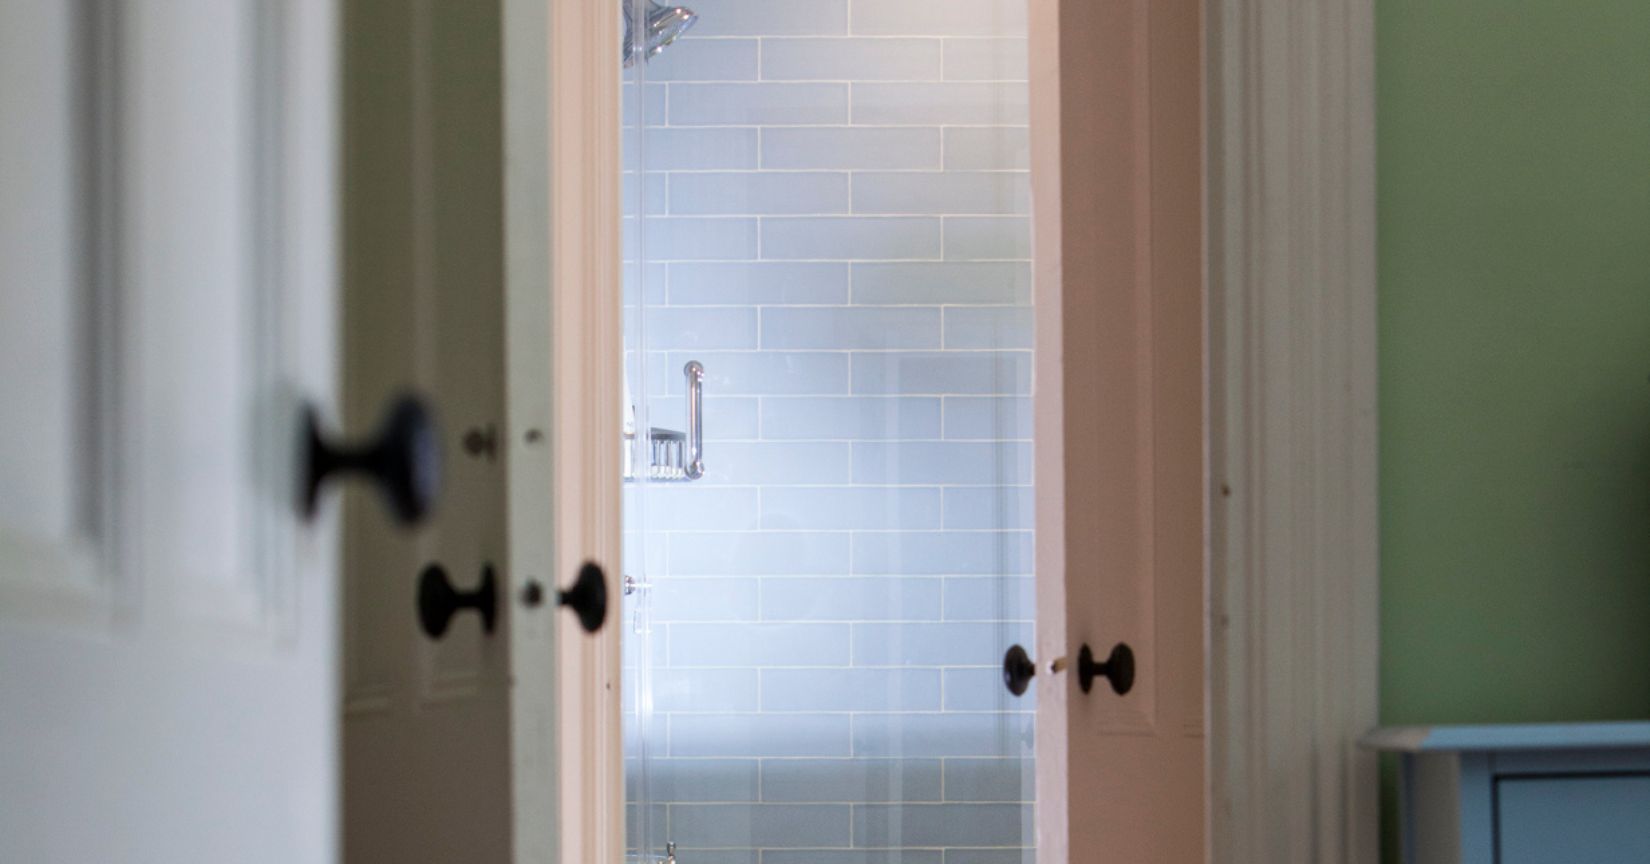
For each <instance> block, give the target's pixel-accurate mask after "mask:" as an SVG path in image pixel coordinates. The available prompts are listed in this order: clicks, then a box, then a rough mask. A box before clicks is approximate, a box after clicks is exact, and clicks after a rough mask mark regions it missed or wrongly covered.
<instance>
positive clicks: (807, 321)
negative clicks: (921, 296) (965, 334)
mask: <svg viewBox="0 0 1650 864" xmlns="http://www.w3.org/2000/svg"><path fill="white" fill-rule="evenodd" d="M940 322H941V318H940V310H938V309H931V308H920V307H909V306H852V307H849V306H836V307H830V306H818V307H783V308H770V309H764V310H762V334H761V339H762V347H763V348H765V349H774V348H778V349H785V348H791V349H796V348H830V349H845V348H862V349H864V348H869V349H894V348H931V347H937V343H938V341H939V339H940Z"/></svg>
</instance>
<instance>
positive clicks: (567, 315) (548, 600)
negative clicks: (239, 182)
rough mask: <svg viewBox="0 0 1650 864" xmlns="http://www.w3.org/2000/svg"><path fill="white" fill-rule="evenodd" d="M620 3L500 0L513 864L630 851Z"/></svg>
mask: <svg viewBox="0 0 1650 864" xmlns="http://www.w3.org/2000/svg"><path fill="white" fill-rule="evenodd" d="M612 12H613V9H612V7H610V6H608V5H607V4H605V3H592V2H589V0H503V2H502V15H501V19H502V22H503V28H504V34H503V43H502V44H503V46H504V154H503V155H504V182H505V292H506V298H507V299H506V305H505V309H506V319H507V320H506V324H505V331H506V340H507V342H508V346H507V356H508V364H507V367H506V368H507V374H508V377H509V385H508V389H507V393H508V405H509V409H508V415H509V416H508V418H507V421H506V428H507V429H508V430H509V434H510V436H511V442H510V443H511V446H510V447H509V448H507V452H508V453H509V472H508V476H509V478H510V480H509V486H510V489H509V511H510V517H509V518H510V557H511V561H510V572H511V573H512V574H515V577H514V578H513V579H512V580H511V583H510V584H511V585H512V588H513V589H514V590H513V591H512V593H513V594H514V596H511V597H509V601H510V602H511V603H512V604H513V606H512V608H513V609H514V610H517V611H518V613H519V614H515V615H514V616H513V617H512V624H511V628H510V638H511V643H512V644H511V658H512V661H513V662H515V663H516V664H518V665H517V667H516V668H515V669H513V670H512V671H513V676H512V677H513V682H514V684H513V687H514V690H513V693H514V695H513V698H512V706H511V710H512V718H511V740H512V747H513V753H514V767H515V770H514V772H513V774H514V780H513V782H514V789H513V794H512V803H513V806H514V808H515V817H514V819H513V823H514V830H515V838H514V843H513V848H514V850H515V862H516V864H550V862H557V861H560V862H584V861H608V862H614V864H619V862H622V861H623V858H624V814H625V807H624V768H623V766H624V753H623V737H622V730H621V726H620V698H619V697H620V690H619V668H620V655H619V648H620V645H619V632H620V630H621V628H620V627H619V626H618V624H617V621H616V614H617V613H616V607H617V605H618V602H617V601H618V597H619V594H618V591H617V588H618V585H617V583H616V582H615V579H616V578H617V577H618V574H619V566H620V550H621V543H620V530H621V521H620V520H621V503H622V497H621V496H622V486H621V479H620V475H621V470H622V469H621V461H620V447H621V444H622V440H623V436H622V427H621V411H622V398H621V393H622V392H623V386H622V383H621V382H622V375H623V370H622V367H621V363H620V357H621V354H620V352H621V350H622V347H623V341H622V340H623V334H622V330H621V327H620V303H619V298H620V297H621V296H622V289H623V285H622V280H621V272H622V271H621V264H620V242H621V229H620V223H619V219H620V214H621V208H620V186H619V181H620V177H619V167H620V150H619V148H620V141H619V114H620V111H619V108H620V104H619V76H618V75H616V74H614V70H615V68H616V64H617V62H618V58H617V56H616V55H617V51H618V49H619V45H620V33H619V30H618V23H619V16H617V15H614V14H611V13H612ZM586 561H594V562H597V563H598V564H600V565H601V566H602V567H603V568H604V569H605V570H606V571H607V577H606V578H607V591H608V610H607V621H606V623H605V625H604V626H603V627H602V628H601V629H600V630H599V631H598V632H597V633H594V634H587V633H585V632H583V631H582V630H581V629H580V628H579V627H578V626H576V625H575V624H574V621H573V618H572V616H570V615H566V614H563V613H561V612H560V611H558V608H557V607H558V605H559V604H558V603H557V599H558V597H557V591H558V589H560V588H563V587H565V586H566V585H567V584H568V583H570V582H571V581H572V580H573V578H574V575H575V574H576V573H577V572H578V570H579V569H580V567H581V566H582V565H583V564H584V563H585V562H586ZM535 588H536V589H537V591H536V593H530V594H524V593H521V592H534V591H535ZM529 598H531V599H529ZM523 660H526V661H528V662H526V663H525V664H524V663H523V662H522V661H523ZM547 672H548V673H549V674H545V673H547Z"/></svg>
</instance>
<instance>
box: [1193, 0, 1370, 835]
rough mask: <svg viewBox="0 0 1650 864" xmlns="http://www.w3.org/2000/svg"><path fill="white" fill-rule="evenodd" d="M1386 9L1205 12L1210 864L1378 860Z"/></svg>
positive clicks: (1280, 5) (1337, 4)
mask: <svg viewBox="0 0 1650 864" xmlns="http://www.w3.org/2000/svg"><path fill="white" fill-rule="evenodd" d="M1373 7H1374V3H1373V2H1372V0H1329V2H1323V3H1316V4H1311V5H1310V6H1302V5H1300V4H1297V3H1294V2H1291V0H1211V2H1209V4H1208V10H1209V11H1208V36H1207V42H1206V44H1207V45H1208V46H1209V47H1208V50H1209V63H1208V92H1209V120H1208V124H1209V143H1208V151H1209V152H1208V163H1209V164H1208V172H1209V175H1208V176H1209V197H1208V202H1209V203H1208V207H1209V280H1210V295H1211V299H1210V341H1211V346H1210V355H1209V356H1210V362H1211V387H1210V397H1209V398H1210V415H1211V416H1210V420H1211V424H1212V430H1213V431H1212V437H1211V441H1210V447H1211V454H1210V460H1211V467H1212V477H1211V483H1212V486H1213V492H1214V495H1213V497H1212V499H1211V500H1212V508H1211V510H1212V512H1211V516H1212V549H1211V577H1210V589H1209V604H1210V622H1211V623H1210V626H1211V635H1210V649H1211V650H1210V658H1211V659H1210V680H1209V699H1210V718H1209V722H1210V733H1211V734H1210V742H1211V754H1210V783H1211V789H1212V796H1213V798H1212V802H1213V803H1212V807H1211V813H1210V827H1211V837H1212V845H1213V849H1214V855H1215V858H1214V860H1216V861H1219V862H1232V864H1306V862H1323V861H1336V862H1345V864H1371V862H1374V861H1375V860H1377V856H1378V838H1377V836H1376V833H1377V826H1378V818H1377V796H1378V789H1377V783H1378V781H1377V777H1376V764H1375V758H1374V756H1373V755H1372V754H1370V753H1366V752H1362V751H1360V750H1359V749H1358V748H1357V747H1356V746H1355V744H1356V742H1357V740H1358V738H1359V736H1361V735H1363V734H1364V733H1365V732H1367V731H1368V730H1369V729H1371V728H1373V726H1374V725H1375V723H1376V720H1377V706H1376V693H1377V687H1378V680H1377V668H1376V667H1377V659H1378V646H1377V643H1376V639H1377V610H1378V607H1379V589H1378V581H1379V574H1378V561H1377V558H1378V552H1377V548H1378V534H1377V504H1378V499H1377V497H1376V419H1375V413H1376V412H1375V396H1376V388H1375V385H1376V357H1375V344H1376V338H1375V325H1376V313H1375V182H1374V178H1375V170H1374V165H1375V162H1374V142H1375V135H1374V131H1375V105H1374V76H1375V62H1374V8H1373Z"/></svg>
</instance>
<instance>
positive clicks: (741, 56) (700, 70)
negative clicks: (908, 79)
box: [647, 35, 972, 116]
mask: <svg viewBox="0 0 1650 864" xmlns="http://www.w3.org/2000/svg"><path fill="white" fill-rule="evenodd" d="M758 44H759V43H758V42H757V40H755V39H697V38H694V37H693V36H692V35H689V36H688V37H687V38H685V39H679V40H677V41H676V42H675V43H674V44H672V45H671V46H670V50H669V51H666V52H664V53H663V54H660V55H658V56H656V57H654V58H652V59H651V60H649V61H648V64H647V80H648V81H754V80H756V77H757V71H758V70H757V45H758ZM950 50H954V49H950ZM970 68H972V66H971V67H970ZM654 116H662V115H654Z"/></svg>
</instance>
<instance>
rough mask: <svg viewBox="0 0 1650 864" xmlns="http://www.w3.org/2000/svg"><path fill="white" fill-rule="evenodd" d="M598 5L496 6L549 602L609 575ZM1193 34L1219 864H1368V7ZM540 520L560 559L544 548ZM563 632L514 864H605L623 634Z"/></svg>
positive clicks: (612, 250)
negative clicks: (595, 570) (593, 564)
mask: <svg viewBox="0 0 1650 864" xmlns="http://www.w3.org/2000/svg"><path fill="white" fill-rule="evenodd" d="M1064 2H1076V0H1064ZM1081 2H1093V0H1081ZM1107 2H1127V3H1132V4H1134V5H1135V6H1136V7H1138V8H1140V9H1141V10H1142V11H1143V10H1144V9H1145V8H1146V7H1147V6H1149V3H1150V0H1107ZM596 5H599V4H590V3H588V0H504V26H505V36H504V44H505V53H506V76H505V112H506V135H505V177H506V187H507V188H506V196H507V197H506V212H507V214H508V218H507V227H506V259H507V280H506V281H507V286H508V287H507V290H508V292H509V296H510V305H509V308H510V322H509V334H508V338H509V340H510V358H511V359H510V363H511V366H510V368H511V369H512V370H528V371H538V370H547V375H548V377H547V379H540V381H538V382H534V381H532V380H531V379H530V377H529V376H526V375H518V376H513V380H512V382H511V387H510V405H511V409H510V410H511V414H510V419H509V429H510V431H511V434H512V435H513V436H516V438H515V441H516V442H520V443H521V445H522V446H519V447H512V448H510V453H511V457H512V460H513V463H512V474H513V479H514V478H517V477H542V478H546V479H548V480H549V483H547V484H545V485H543V486H542V488H540V489H539V491H537V492H535V491H534V490H533V489H531V488H528V484H522V483H517V482H512V484H511V513H512V516H511V518H512V526H511V537H512V567H511V570H512V572H515V573H534V572H542V573H546V574H549V576H548V577H547V578H549V579H551V580H552V582H553V583H555V584H560V583H562V582H564V581H565V580H567V579H568V578H570V576H571V574H572V572H573V568H575V567H576V565H577V563H578V562H579V561H581V560H583V558H584V557H593V558H595V559H596V560H600V561H604V562H617V561H618V555H619V533H618V532H619V527H620V526H619V513H620V488H619V485H618V477H619V467H618V466H619V462H618V447H619V441H620V434H619V422H620V419H619V418H620V411H621V401H622V400H621V396H620V393H621V388H620V387H619V380H620V374H621V370H620V360H619V357H620V355H619V351H618V346H619V344H620V343H619V339H620V331H619V322H618V299H617V298H618V297H619V296H620V269H619V266H620V265H619V260H620V251H619V249H620V236H619V234H620V232H619V227H618V225H619V220H618V214H619V212H620V208H619V194H620V193H619V188H618V148H619V134H618V132H619V119H620V118H619V113H620V108H619V98H618V87H617V84H618V78H617V76H616V75H613V74H612V65H613V56H612V52H611V50H610V48H611V47H612V46H616V45H618V43H619V38H618V36H619V34H618V30H617V28H618V22H617V16H611V15H606V14H596V13H595V11H592V10H593V9H594V6H596ZM601 8H604V9H605V8H606V7H601ZM1203 10H1204V13H1203V14H1204V21H1203V30H1204V32H1203V45H1202V46H1201V47H1202V50H1203V54H1204V68H1205V78H1204V88H1205V90H1204V99H1205V103H1204V110H1205V136H1206V137H1205V141H1204V148H1205V150H1204V166H1205V177H1204V183H1205V195H1206V202H1205V204H1206V215H1205V218H1206V225H1205V244H1206V248H1205V255H1206V260H1205V265H1206V267H1207V270H1206V277H1205V279H1206V282H1205V290H1206V291H1207V316H1208V318H1207V339H1208V346H1207V351H1208V355H1207V362H1208V366H1207V381H1206V399H1207V418H1208V419H1207V423H1208V429H1207V430H1206V434H1207V436H1208V438H1207V446H1208V449H1209V454H1208V459H1209V478H1208V480H1209V483H1210V487H1209V501H1210V506H1209V513H1208V519H1209V522H1210V526H1209V527H1210V533H1209V546H1208V548H1207V549H1206V555H1207V561H1208V577H1207V583H1206V591H1207V595H1206V613H1207V616H1208V618H1207V627H1208V632H1207V634H1206V651H1207V652H1208V653H1207V667H1206V676H1207V682H1206V686H1207V690H1206V694H1207V695H1206V699H1205V702H1206V708H1207V712H1208V713H1207V721H1206V722H1207V729H1206V732H1207V736H1208V739H1207V740H1208V748H1209V751H1208V752H1209V755H1208V760H1209V761H1208V774H1207V777H1206V782H1207V784H1208V787H1209V801H1208V807H1207V812H1208V819H1209V832H1208V838H1209V839H1208V844H1209V850H1210V851H1209V855H1208V856H1207V857H1208V860H1210V861H1214V862H1306V861H1342V862H1347V864H1367V862H1373V861H1374V860H1375V858H1376V856H1377V854H1378V851H1377V849H1378V843H1377V839H1376V837H1377V824H1376V823H1377V821H1378V820H1377V818H1376V813H1377V809H1376V808H1377V803H1376V802H1377V780H1376V769H1375V762H1374V759H1373V757H1371V756H1369V755H1367V754H1363V753H1361V752H1359V751H1358V749H1357V748H1356V745H1355V742H1356V740H1357V738H1358V737H1359V736H1360V735H1362V734H1363V733H1364V732H1365V731H1367V730H1368V729H1369V728H1370V727H1372V726H1373V725H1374V724H1375V722H1376V719H1377V701H1376V699H1377V685H1378V681H1377V661H1378V644H1377V630H1376V626H1377V611H1378V605H1379V566H1378V523H1377V502H1378V499H1377V491H1376V485H1375V482H1376V471H1375V460H1376V413H1375V408H1376V405H1375V402H1376V398H1375V397H1376V392H1375V380H1376V361H1375V350H1376V346H1375V328H1376V318H1375V290H1376V281H1375V186H1374V128H1375V106H1374V66H1375V64H1374V11H1373V0H1324V2H1322V3H1318V4H1314V5H1312V6H1311V7H1310V8H1307V7H1302V6H1300V5H1299V4H1297V3H1295V2H1293V0H1204V6H1203ZM1149 62H1150V55H1149V52H1148V51H1141V52H1138V54H1137V56H1135V57H1134V58H1132V59H1131V61H1130V64H1119V66H1120V68H1126V69H1129V70H1130V71H1131V73H1133V72H1138V71H1143V70H1145V69H1146V68H1147V66H1146V65H1145V64H1149ZM572 214H578V218H567V217H570V216H571V215H572ZM546 238H548V243H546ZM592 358H606V360H605V361H603V362H594V361H593V360H592ZM517 378H519V379H520V380H519V381H518V380H516V379H517ZM544 380H548V383H549V385H550V392H545V388H544V386H543V381H544ZM528 391H530V392H528ZM546 430H548V431H547V432H546ZM535 432H537V433H538V434H537V435H536V436H535ZM535 444H536V445H539V446H537V447H535V446H532V445H535ZM518 470H528V471H529V472H530V473H529V474H515V473H514V472H515V471H518ZM518 487H520V488H518ZM517 496H521V497H519V498H518V497H517ZM518 505H520V506H518ZM557 505H559V506H557ZM546 513H553V514H554V515H553V520H554V525H555V530H554V531H553V532H549V533H547V532H544V531H543V530H542V526H543V525H544V524H546V523H544V522H538V523H536V524H534V523H533V516H534V514H546ZM518 520H521V521H520V522H519V523H518ZM534 538H538V539H534ZM520 617H528V616H520ZM558 617H559V616H554V615H550V616H539V617H538V618H537V619H535V620H541V621H549V622H553V623H552V624H549V625H545V626H539V627H536V629H535V627H530V626H524V625H523V624H522V623H520V622H519V621H518V623H517V624H516V625H515V626H514V627H513V629H512V632H513V634H514V635H513V637H512V638H514V639H518V640H523V642H522V644H519V645H517V646H515V647H516V648H519V649H526V650H528V651H530V652H539V653H540V654H541V656H545V657H547V658H549V659H550V661H551V662H552V663H554V664H555V667H554V668H555V669H556V671H557V674H556V676H555V679H556V680H555V682H554V683H550V682H544V681H525V680H522V679H520V678H518V680H517V684H516V686H517V701H518V708H517V709H516V717H515V721H516V722H515V723H514V728H513V732H512V734H513V737H514V738H515V746H516V752H517V753H518V754H523V756H524V757H525V758H527V759H530V760H532V759H542V760H545V761H544V763H543V764H545V765H548V766H552V767H554V768H555V769H557V776H555V777H554V779H553V780H548V781H547V780H545V779H544V778H545V777H547V776H549V775H548V774H547V773H546V772H532V773H531V775H530V776H527V777H524V775H523V772H519V771H518V772H517V789H516V793H517V795H516V799H515V804H516V807H517V810H518V814H517V819H516V820H515V822H516V825H517V828H516V830H517V833H518V837H517V844H516V849H517V860H518V861H519V862H527V861H535V862H540V861H544V862H547V861H552V860H561V861H568V862H571V861H611V862H617V861H619V860H621V858H622V855H623V847H624V840H623V820H622V818H615V817H616V814H617V815H618V816H620V817H622V814H623V812H624V804H623V761H622V749H621V742H620V741H619V736H618V735H617V734H614V731H615V730H617V729H618V723H619V700H618V687H617V683H616V679H617V671H618V665H619V664H618V639H617V630H618V628H616V627H609V628H607V629H605V630H604V634H606V635H605V636H604V637H602V638H600V639H596V640H578V639H573V638H568V636H570V635H571V633H569V634H568V635H566V636H562V637H555V636H554V635H553V633H552V631H553V630H554V629H555V628H556V627H557V626H560V625H564V624H565V622H564V621H560V620H556V619H557V618H558ZM1326 622H1328V623H1332V624H1333V625H1334V626H1324V624H1325V623H1326ZM561 629H564V630H567V631H571V630H572V628H568V627H562V628H561ZM512 653H513V654H514V655H515V656H522V654H520V653H516V652H515V651H513V652H512ZM527 691H531V692H530V693H528V692H527ZM523 695H529V696H530V698H527V699H523V698H522V697H523ZM551 728H554V729H556V730H557V731H556V736H557V737H556V738H555V739H554V740H556V741H557V742H558V743H557V746H556V747H553V748H548V749H547V748H546V746H545V745H544V743H543V742H545V741H546V740H549V738H548V736H546V734H545V730H547V729H551ZM518 764H520V762H519V757H518ZM533 778H538V780H537V781H536V782H535V781H534V779H533ZM1280 789H1285V790H1288V791H1287V794H1285V795H1279V794H1277V792H1278V790H1280ZM550 812H554V813H556V814H557V818H556V819H553V820H552V819H549V818H544V819H535V818H531V817H532V816H533V814H542V813H550ZM524 817H525V818H524ZM558 823H559V824H558Z"/></svg>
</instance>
